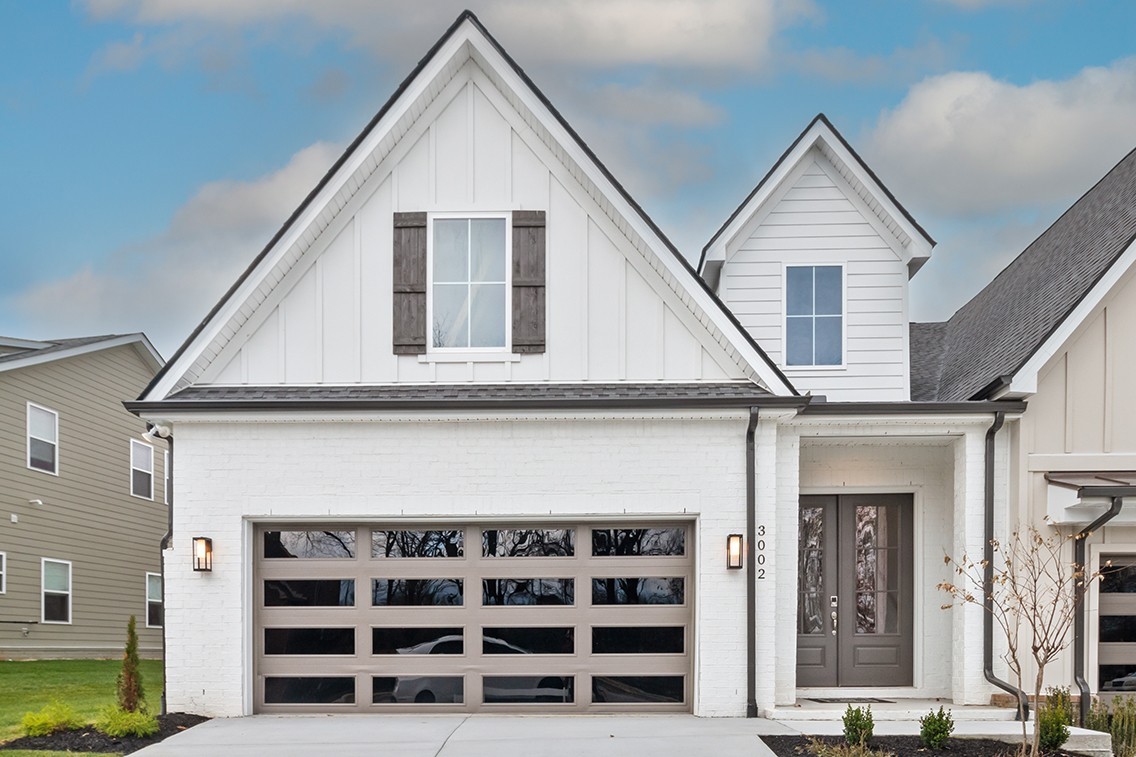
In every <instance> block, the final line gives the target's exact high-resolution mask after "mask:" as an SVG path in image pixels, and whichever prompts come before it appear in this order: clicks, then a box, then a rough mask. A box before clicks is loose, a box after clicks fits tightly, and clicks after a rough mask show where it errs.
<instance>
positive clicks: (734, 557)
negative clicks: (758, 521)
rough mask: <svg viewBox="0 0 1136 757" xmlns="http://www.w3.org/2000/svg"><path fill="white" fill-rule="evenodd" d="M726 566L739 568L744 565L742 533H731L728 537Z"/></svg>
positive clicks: (734, 568) (732, 568) (733, 568)
mask: <svg viewBox="0 0 1136 757" xmlns="http://www.w3.org/2000/svg"><path fill="white" fill-rule="evenodd" d="M726 567H727V568H729V569H730V570H737V569H739V568H741V567H742V535H741V534H730V535H729V536H727V537H726Z"/></svg>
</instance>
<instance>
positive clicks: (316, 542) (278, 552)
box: [264, 531, 355, 559]
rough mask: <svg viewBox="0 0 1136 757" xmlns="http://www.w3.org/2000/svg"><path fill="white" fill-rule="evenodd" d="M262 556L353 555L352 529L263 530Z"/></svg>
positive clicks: (312, 557)
mask: <svg viewBox="0 0 1136 757" xmlns="http://www.w3.org/2000/svg"><path fill="white" fill-rule="evenodd" d="M264 556H265V557H267V558H275V557H298V558H309V559H328V558H339V559H348V558H352V557H354V556H355V532H354V531H265V532H264Z"/></svg>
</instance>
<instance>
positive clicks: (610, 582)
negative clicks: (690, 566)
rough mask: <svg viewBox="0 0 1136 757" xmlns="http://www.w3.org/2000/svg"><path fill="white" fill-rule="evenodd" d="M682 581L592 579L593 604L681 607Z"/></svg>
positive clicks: (683, 596) (683, 593) (641, 578)
mask: <svg viewBox="0 0 1136 757" xmlns="http://www.w3.org/2000/svg"><path fill="white" fill-rule="evenodd" d="M685 588H686V582H685V580H684V579H682V578H656V577H647V576H645V577H633V578H593V579H592V604H593V605H681V604H684V603H685V601H686V591H685Z"/></svg>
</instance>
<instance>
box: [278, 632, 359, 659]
mask: <svg viewBox="0 0 1136 757" xmlns="http://www.w3.org/2000/svg"><path fill="white" fill-rule="evenodd" d="M264 653H265V654H266V655H354V654H355V629H354V628H266V629H264Z"/></svg>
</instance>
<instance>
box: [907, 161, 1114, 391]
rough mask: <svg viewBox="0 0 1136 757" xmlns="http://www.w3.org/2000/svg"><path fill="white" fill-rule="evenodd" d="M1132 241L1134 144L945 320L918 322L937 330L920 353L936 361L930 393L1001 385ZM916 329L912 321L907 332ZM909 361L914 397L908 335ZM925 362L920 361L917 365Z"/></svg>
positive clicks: (1070, 315) (1036, 353) (1103, 279)
mask: <svg viewBox="0 0 1136 757" xmlns="http://www.w3.org/2000/svg"><path fill="white" fill-rule="evenodd" d="M1134 245H1136V150H1133V151H1132V152H1130V153H1128V155H1126V156H1125V157H1124V158H1123V159H1122V160H1121V161H1120V162H1119V163H1117V164H1116V166H1114V167H1113V169H1112V170H1111V171H1109V172H1108V173H1107V174H1106V175H1105V176H1104V177H1103V178H1102V179H1101V180H1100V181H1098V182H1097V183H1096V184H1095V185H1094V186H1093V187H1092V188H1091V189H1089V191H1087V192H1086V193H1085V194H1084V195H1082V196H1081V198H1080V199H1079V200H1077V202H1075V203H1074V204H1073V205H1072V206H1071V207H1070V208H1069V209H1068V210H1066V211H1065V212H1064V213H1063V214H1062V215H1061V217H1060V218H1058V219H1057V220H1056V221H1054V223H1053V225H1052V226H1050V227H1049V228H1048V229H1047V230H1046V231H1045V232H1044V233H1043V234H1042V235H1041V236H1039V237H1038V238H1037V239H1036V240H1034V242H1033V243H1032V244H1030V245H1029V246H1028V247H1026V249H1025V250H1024V251H1023V252H1022V253H1021V254H1020V255H1018V257H1016V258H1015V259H1014V260H1013V261H1012V262H1011V263H1010V264H1009V265H1008V266H1006V267H1005V268H1004V269H1003V270H1002V272H1001V273H999V274H998V276H997V277H996V278H995V279H994V280H993V281H992V282H990V284H988V285H987V286H986V287H985V288H984V289H983V290H982V291H981V292H979V293H978V294H977V295H975V297H974V298H973V299H972V300H971V301H970V302H968V303H966V304H965V305H963V306H962V307H961V308H960V309H959V310H958V311H957V312H956V313H955V314H954V315H953V316H952V317H951V318H950V320H949V321H946V322H944V323H943V324H921V325H920V329H919V330H923V329H930V328H931V327H932V326H935V327H937V328H939V329H941V330H942V331H943V334H942V343H941V345H940V350H939V354H937V355H934V354H930V352H931V351H930V350H928V351H926V352H924V353H923V354H922V356H921V357H920V360H921V361H935V360H939V361H941V363H942V372H941V375H940V376H939V378H938V380H937V382H936V386H935V387H934V397H935V399H938V400H940V401H945V402H950V401H957V400H967V399H986V398H989V397H990V396H992V395H993V394H994V393H996V392H998V391H999V390H1001V389H1004V388H1006V387H1008V386H1009V384H1010V382H1011V381H1012V380H1013V379H1014V377H1015V376H1016V375H1018V374H1019V373H1020V372H1021V371H1022V370H1023V368H1025V367H1026V366H1027V363H1030V362H1033V360H1034V358H1035V357H1045V353H1044V350H1043V347H1044V345H1045V344H1046V343H1047V342H1048V341H1049V340H1050V339H1051V338H1053V337H1054V336H1055V335H1057V334H1058V332H1059V330H1060V331H1062V332H1063V331H1064V330H1065V329H1066V327H1068V326H1070V325H1076V324H1074V323H1072V321H1074V320H1077V321H1078V322H1079V319H1078V318H1077V317H1076V316H1077V314H1076V313H1075V311H1077V310H1078V309H1082V306H1083V305H1085V304H1087V303H1088V302H1089V300H1090V298H1091V295H1092V294H1093V293H1094V291H1097V293H1098V294H1100V295H1101V296H1103V292H1100V291H1099V288H1098V285H1105V284H1110V282H1109V281H1108V279H1109V278H1110V277H1112V276H1115V275H1119V273H1121V271H1119V270H1117V271H1113V270H1112V269H1113V267H1114V265H1115V264H1116V263H1117V262H1118V261H1119V260H1120V259H1121V257H1122V256H1123V255H1125V253H1126V252H1128V253H1129V254H1131V251H1133V250H1134V249H1136V247H1134ZM1105 288H1107V287H1105ZM1086 314H1087V313H1085V314H1082V315H1086ZM1067 321H1069V323H1067ZM914 326H915V324H913V327H914ZM916 331H917V330H916V329H913V332H912V334H913V337H914V335H915V333H916ZM923 344H924V345H925V344H926V341H925V340H924V342H923ZM911 364H912V379H913V380H912V397H913V398H914V391H915V389H914V385H915V381H914V378H915V371H916V370H917V368H916V350H915V339H914V338H913V340H912V354H911ZM1037 367H1040V365H1039V366H1037ZM926 369H927V366H925V365H924V366H920V367H919V368H918V370H919V371H921V372H925V371H926ZM925 391H928V392H929V391H930V388H928V389H926V390H925ZM1025 391H1027V392H1028V391H1029V390H1028V388H1027V389H1026V390H1025Z"/></svg>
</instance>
